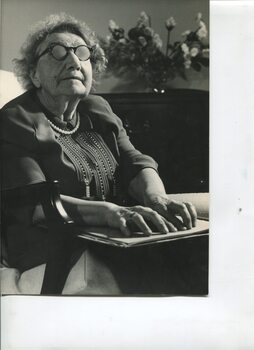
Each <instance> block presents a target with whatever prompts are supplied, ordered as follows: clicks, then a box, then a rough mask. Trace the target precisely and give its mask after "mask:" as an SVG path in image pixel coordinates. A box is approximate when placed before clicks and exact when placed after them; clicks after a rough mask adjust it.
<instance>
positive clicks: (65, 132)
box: [46, 114, 80, 135]
mask: <svg viewBox="0 0 254 350" xmlns="http://www.w3.org/2000/svg"><path fill="white" fill-rule="evenodd" d="M46 118H47V117H46ZM47 120H48V122H49V125H50V126H51V127H52V129H54V130H55V131H57V132H59V133H60V134H64V135H72V134H74V132H76V131H77V130H78V128H79V125H80V117H79V114H77V124H76V126H75V128H74V129H72V130H63V129H61V128H59V127H58V126H56V125H55V124H54V123H52V121H51V120H49V119H48V118H47Z"/></svg>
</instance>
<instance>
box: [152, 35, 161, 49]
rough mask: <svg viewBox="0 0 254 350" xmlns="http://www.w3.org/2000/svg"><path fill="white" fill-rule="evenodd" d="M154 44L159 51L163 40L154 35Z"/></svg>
mask: <svg viewBox="0 0 254 350" xmlns="http://www.w3.org/2000/svg"><path fill="white" fill-rule="evenodd" d="M153 42H154V44H155V46H156V47H157V48H158V49H161V48H162V40H161V38H160V36H159V34H154V36H153Z"/></svg>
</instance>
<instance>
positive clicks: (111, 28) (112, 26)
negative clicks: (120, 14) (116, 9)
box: [108, 19, 119, 32]
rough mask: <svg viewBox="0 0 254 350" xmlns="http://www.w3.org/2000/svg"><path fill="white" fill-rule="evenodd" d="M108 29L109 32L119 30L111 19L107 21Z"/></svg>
mask: <svg viewBox="0 0 254 350" xmlns="http://www.w3.org/2000/svg"><path fill="white" fill-rule="evenodd" d="M108 27H109V30H110V31H111V32H112V31H114V30H115V29H118V28H119V26H118V25H117V24H116V22H115V21H113V19H111V20H109V22H108Z"/></svg>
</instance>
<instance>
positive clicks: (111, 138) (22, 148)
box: [0, 90, 157, 270]
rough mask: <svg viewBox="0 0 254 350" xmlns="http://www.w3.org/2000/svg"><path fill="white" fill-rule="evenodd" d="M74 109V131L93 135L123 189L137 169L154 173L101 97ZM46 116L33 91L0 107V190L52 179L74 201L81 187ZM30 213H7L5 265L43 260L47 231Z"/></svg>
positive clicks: (22, 210) (20, 265)
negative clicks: (10, 215)
mask: <svg viewBox="0 0 254 350" xmlns="http://www.w3.org/2000/svg"><path fill="white" fill-rule="evenodd" d="M78 110H79V114H80V117H81V120H80V130H81V131H88V130H93V131H96V132H98V133H99V134H100V135H101V136H102V138H103V139H104V141H105V142H106V144H107V146H108V147H109V149H110V150H111V152H112V154H113V155H114V157H115V159H116V160H117V162H118V163H119V165H120V174H121V179H122V180H123V187H122V188H123V189H126V188H127V187H128V184H129V182H130V181H131V179H132V178H133V177H135V175H136V174H137V173H138V172H139V171H140V170H141V169H144V168H146V167H151V168H154V169H155V170H157V164H156V162H155V161H154V160H153V159H152V158H151V157H149V156H146V155H143V154H141V153H140V152H139V151H138V150H136V149H135V148H134V146H133V145H132V144H131V143H130V140H129V137H128V136H127V134H126V132H125V130H124V128H123V125H122V122H121V120H120V119H119V118H118V117H117V116H116V115H115V114H114V113H113V112H112V109H111V107H110V106H109V104H108V103H107V102H106V101H105V100H104V99H103V98H102V97H99V96H95V95H90V96H88V97H87V98H85V99H84V100H83V101H81V102H80V103H79V106H78ZM46 115H47V118H49V119H52V118H53V116H52V115H50V113H49V112H48V111H46V110H45V109H44V108H43V106H42V105H41V104H40V102H39V100H38V98H37V97H36V93H35V91H34V90H30V91H27V92H25V93H24V94H22V95H21V96H19V97H17V98H15V99H14V100H12V101H10V102H9V103H7V104H6V105H5V106H4V107H3V108H2V109H1V111H0V121H1V127H0V130H1V161H2V167H1V169H2V170H1V186H2V188H3V189H7V188H14V187H17V186H23V185H27V184H33V183H36V182H40V181H44V180H45V179H49V180H58V181H59V184H60V192H61V193H62V194H65V195H70V196H74V197H79V196H81V184H80V183H79V181H78V178H77V174H76V170H75V167H74V166H73V164H72V163H71V162H70V160H69V159H68V158H67V157H66V155H65V154H64V152H63V150H62V148H61V146H60V145H59V143H58V142H57V141H56V139H55V134H54V132H53V131H52V129H51V127H50V125H49V123H48V120H47V118H46ZM82 194H83V190H82ZM34 212H35V211H34V208H30V210H27V208H20V210H19V211H18V212H15V213H13V222H12V225H11V226H10V227H9V228H8V230H7V243H8V254H9V255H8V256H9V262H10V264H11V265H12V266H14V267H18V268H19V269H20V270H26V269H28V268H31V267H33V266H37V265H39V264H41V263H43V262H45V258H46V251H47V241H48V238H47V230H45V229H42V228H41V227H39V226H38V225H36V224H35V219H34Z"/></svg>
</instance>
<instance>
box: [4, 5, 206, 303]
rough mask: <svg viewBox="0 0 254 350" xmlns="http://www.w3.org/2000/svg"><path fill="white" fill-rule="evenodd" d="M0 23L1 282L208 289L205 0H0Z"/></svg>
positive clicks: (76, 290) (30, 287)
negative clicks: (0, 86)
mask: <svg viewBox="0 0 254 350" xmlns="http://www.w3.org/2000/svg"><path fill="white" fill-rule="evenodd" d="M21 5H22V6H21ZM13 17H15V21H13V20H11V18H13ZM2 33H3V35H2V44H1V46H2V47H1V52H2V54H1V55H2V60H1V81H2V82H4V83H2V84H3V85H2V87H3V88H2V89H1V100H0V102H1V163H2V166H1V193H2V194H1V210H2V228H1V230H2V234H1V240H2V254H1V264H2V265H1V285H2V286H1V293H2V294H3V295H10V294H11V295H13V294H14V295H19V294H22V295H23V294H24V295H72V296H73V295H74V296H183V295H184V296H207V295H208V292H209V288H208V276H209V268H208V260H209V244H208V242H209V235H208V230H209V2H208V1H204V0H200V1H192V0H189V1H184V0H181V1H176V0H174V1H170V2H169V1H164V0H162V1H135V2H134V1H130V2H127V1H114V0H112V1H104V2H103V1H99V0H96V1H93V2H91V1H72V2H69V1H50V2H49V1H31V0H30V1H29V0H22V1H21V2H20V1H14V0H10V1H3V5H2Z"/></svg>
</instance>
